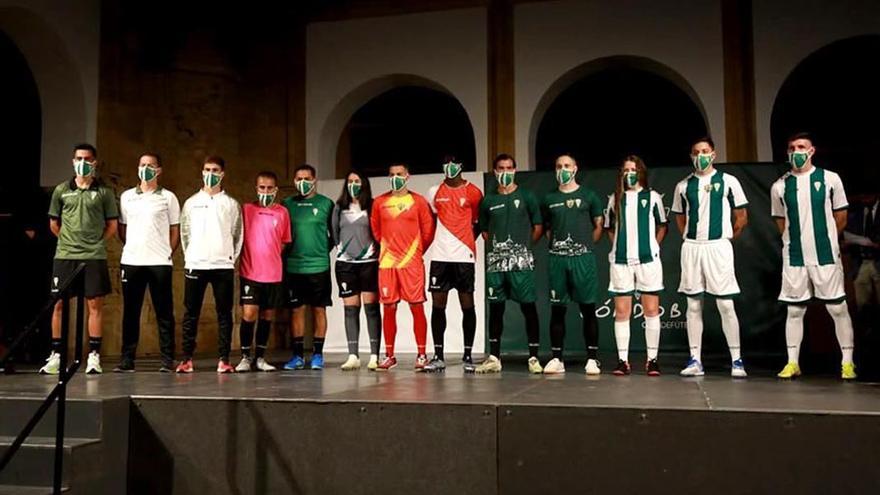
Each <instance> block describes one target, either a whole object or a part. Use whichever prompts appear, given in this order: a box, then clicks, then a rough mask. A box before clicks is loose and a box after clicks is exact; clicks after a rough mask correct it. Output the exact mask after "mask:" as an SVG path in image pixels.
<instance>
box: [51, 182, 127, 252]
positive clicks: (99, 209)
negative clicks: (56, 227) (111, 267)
mask: <svg viewBox="0 0 880 495" xmlns="http://www.w3.org/2000/svg"><path fill="white" fill-rule="evenodd" d="M49 216H50V217H52V218H57V219H59V220H61V232H59V233H58V247H57V248H56V249H55V259H59V260H105V259H107V247H106V246H105V245H104V228H105V227H106V226H107V220H112V219H115V218H119V210H118V208H117V207H116V195H115V194H114V193H113V190H112V189H110V188H109V187H107V186H105V185H103V184H102V183H101V182H99V181H98V180H97V179H96V180H93V181H92V184H91V185H90V186H89V188H88V189H80V188H79V187H77V185H76V181H75V180H74V179H70V180H69V181H66V182H62V183H61V184H58V185H57V186H55V190H54V191H52V200H51V201H50V203H49Z"/></svg>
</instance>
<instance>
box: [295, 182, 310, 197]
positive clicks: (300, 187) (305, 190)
mask: <svg viewBox="0 0 880 495" xmlns="http://www.w3.org/2000/svg"><path fill="white" fill-rule="evenodd" d="M314 188H315V181H313V180H307V179H302V180H299V181H297V183H296V190H297V191H299V193H300V194H301V195H303V196H308V195H309V193H311V192H312V190H313V189H314Z"/></svg>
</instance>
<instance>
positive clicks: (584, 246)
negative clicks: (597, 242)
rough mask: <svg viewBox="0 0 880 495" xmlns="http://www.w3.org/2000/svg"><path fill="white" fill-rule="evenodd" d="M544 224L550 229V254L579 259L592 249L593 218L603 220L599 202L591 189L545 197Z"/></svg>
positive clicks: (543, 206) (580, 189)
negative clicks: (577, 257)
mask: <svg viewBox="0 0 880 495" xmlns="http://www.w3.org/2000/svg"><path fill="white" fill-rule="evenodd" d="M542 210H543V215H544V223H545V224H546V225H547V228H549V229H550V254H554V255H557V256H579V255H581V254H586V253H589V252H592V250H593V227H594V223H593V221H594V219H596V218H600V219H601V218H602V216H603V211H602V202H601V200H599V196H598V195H596V193H595V192H593V191H592V190H591V189H587V188H586V187H584V186H580V187H579V188H577V189H576V190H574V191H572V192H568V193H564V192H560V191H559V190H556V191H553V192H551V193H550V194H548V195H546V196H544V203H543V205H542Z"/></svg>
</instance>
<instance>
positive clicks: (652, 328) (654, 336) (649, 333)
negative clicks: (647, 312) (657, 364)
mask: <svg viewBox="0 0 880 495" xmlns="http://www.w3.org/2000/svg"><path fill="white" fill-rule="evenodd" d="M645 347H647V349H648V359H649V360H650V359H657V353H658V352H659V351H660V317H659V316H646V317H645Z"/></svg>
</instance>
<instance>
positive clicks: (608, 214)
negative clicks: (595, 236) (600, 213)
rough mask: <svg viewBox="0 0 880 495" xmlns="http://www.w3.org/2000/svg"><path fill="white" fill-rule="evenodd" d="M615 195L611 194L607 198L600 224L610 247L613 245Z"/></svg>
mask: <svg viewBox="0 0 880 495" xmlns="http://www.w3.org/2000/svg"><path fill="white" fill-rule="evenodd" d="M614 196H615V195H614V194H612V195H611V196H609V197H608V205H607V206H605V212H604V213H605V215H604V223H603V224H602V228H603V229H605V235H607V236H608V241H609V242H611V245H612V246H613V245H614V222H615V218H614V200H615V197H614Z"/></svg>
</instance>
